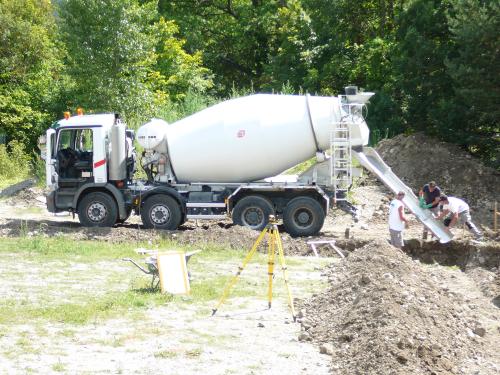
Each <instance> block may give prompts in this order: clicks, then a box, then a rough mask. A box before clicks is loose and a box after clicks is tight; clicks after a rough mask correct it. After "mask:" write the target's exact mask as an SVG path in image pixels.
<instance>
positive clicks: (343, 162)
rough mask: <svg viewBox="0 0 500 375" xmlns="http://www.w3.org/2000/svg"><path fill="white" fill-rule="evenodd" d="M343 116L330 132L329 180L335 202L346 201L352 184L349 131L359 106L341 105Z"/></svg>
mask: <svg viewBox="0 0 500 375" xmlns="http://www.w3.org/2000/svg"><path fill="white" fill-rule="evenodd" d="M341 106H342V110H343V111H344V112H345V114H344V115H343V116H342V117H341V119H340V121H337V122H334V123H333V125H332V129H331V131H330V155H331V158H330V178H331V181H330V183H331V186H332V187H333V190H334V193H335V199H336V201H337V202H338V201H347V191H348V190H349V188H350V186H351V184H352V154H351V131H350V127H351V125H352V123H353V110H355V107H356V106H358V107H359V105H357V104H347V103H342V104H341Z"/></svg>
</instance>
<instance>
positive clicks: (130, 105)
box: [60, 0, 211, 121]
mask: <svg viewBox="0 0 500 375" xmlns="http://www.w3.org/2000/svg"><path fill="white" fill-rule="evenodd" d="M60 16H61V29H62V33H63V34H62V35H63V40H64V42H65V45H66V48H67V50H68V54H67V61H66V66H67V73H68V75H69V76H70V77H71V81H72V84H71V87H70V90H68V102H67V103H68V106H70V107H75V106H77V105H81V106H84V107H86V108H88V109H91V110H94V111H118V112H120V113H122V114H123V115H124V116H125V118H127V119H128V120H131V121H141V120H143V119H144V118H146V117H148V116H152V115H154V114H155V113H157V112H158V111H159V110H160V108H161V107H162V106H165V105H166V104H167V103H168V102H169V100H180V99H182V97H183V95H184V94H185V93H186V92H187V91H188V90H198V91H204V90H206V89H207V88H209V87H210V86H211V79H210V77H209V74H208V73H209V71H208V70H207V69H205V68H203V67H202V57H201V53H197V54H193V55H190V54H188V53H187V52H185V50H184V49H183V45H184V41H183V40H181V39H179V38H178V37H177V36H176V35H175V34H176V33H177V31H178V29H177V26H176V24H175V23H174V22H173V21H165V20H164V19H163V18H161V17H160V15H159V14H158V11H157V3H156V2H155V1H145V2H139V1H138V0H64V1H62V2H61V4H60Z"/></svg>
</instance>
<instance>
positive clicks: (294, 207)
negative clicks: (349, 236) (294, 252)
mask: <svg viewBox="0 0 500 375" xmlns="http://www.w3.org/2000/svg"><path fill="white" fill-rule="evenodd" d="M324 221H325V211H324V210H323V207H321V205H320V204H319V203H318V201H316V200H314V199H312V198H310V197H297V198H294V199H292V200H291V201H290V202H288V204H287V205H286V207H285V210H284V211H283V225H284V226H285V230H286V231H287V232H288V233H289V234H290V235H291V236H292V237H301V236H313V235H315V234H317V233H318V232H319V231H320V230H321V228H322V227H323V223H324Z"/></svg>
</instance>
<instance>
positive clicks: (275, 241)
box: [212, 215, 297, 322]
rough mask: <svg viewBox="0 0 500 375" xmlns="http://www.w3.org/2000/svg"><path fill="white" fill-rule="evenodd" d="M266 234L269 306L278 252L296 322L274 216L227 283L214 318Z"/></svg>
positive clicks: (270, 216)
mask: <svg viewBox="0 0 500 375" xmlns="http://www.w3.org/2000/svg"><path fill="white" fill-rule="evenodd" d="M266 233H267V234H269V236H268V239H267V243H268V261H267V274H268V277H269V284H268V289H267V299H268V306H269V308H271V302H272V299H273V277H274V259H275V255H276V250H277V251H278V258H279V261H280V264H281V269H282V271H283V277H284V279H285V286H286V291H287V294H288V305H289V306H290V309H291V311H292V316H293V321H294V322H295V321H296V318H297V317H296V315H295V309H294V308H293V300H292V294H291V292H290V287H289V286H288V272H287V268H286V264H285V254H284V253H283V244H282V242H281V237H280V234H279V231H278V222H277V220H276V218H275V217H274V215H269V223H268V224H267V226H266V227H265V228H264V229H263V230H262V232H260V234H259V237H257V240H256V241H255V243H254V244H253V246H252V249H251V250H250V252H249V253H248V254H247V256H246V257H245V259H244V260H243V264H242V265H241V266H240V267H238V271H237V272H236V274H235V275H234V276H233V277H232V278H231V280H230V281H229V282H228V283H227V285H226V287H225V289H224V292H223V293H222V297H221V299H220V301H219V303H218V304H217V306H216V307H215V309H213V310H212V316H214V315H215V313H216V312H217V310H218V309H219V307H220V306H221V305H222V304H223V303H224V301H225V300H226V299H227V297H228V296H229V292H230V291H231V289H232V288H233V286H234V285H235V284H236V282H237V281H238V278H239V276H240V275H241V273H242V272H243V270H244V269H245V267H246V265H247V264H248V263H249V262H250V260H251V259H252V257H253V255H254V254H255V252H256V251H257V248H258V247H259V245H260V243H261V242H262V240H263V239H264V237H265V236H266Z"/></svg>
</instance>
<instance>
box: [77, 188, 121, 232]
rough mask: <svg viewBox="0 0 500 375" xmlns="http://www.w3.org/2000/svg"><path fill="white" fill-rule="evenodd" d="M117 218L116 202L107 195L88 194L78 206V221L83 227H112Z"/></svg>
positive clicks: (98, 193) (100, 193)
mask: <svg viewBox="0 0 500 375" xmlns="http://www.w3.org/2000/svg"><path fill="white" fill-rule="evenodd" d="M117 217H118V207H117V206H116V202H115V200H114V199H113V198H112V197H111V196H110V195H109V194H107V193H103V192H100V191H97V192H93V193H89V194H87V195H85V196H84V197H83V198H82V200H81V201H80V203H79V204H78V219H79V220H80V223H81V224H82V225H83V226H84V227H112V226H113V225H114V224H115V223H116V219H117Z"/></svg>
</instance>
